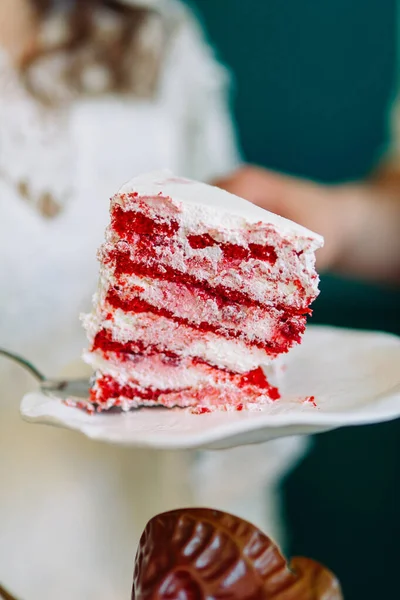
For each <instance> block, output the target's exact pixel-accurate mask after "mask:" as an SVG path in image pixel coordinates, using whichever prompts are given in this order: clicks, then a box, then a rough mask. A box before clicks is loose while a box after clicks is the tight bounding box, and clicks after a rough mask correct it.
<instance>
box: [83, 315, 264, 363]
mask: <svg viewBox="0 0 400 600" xmlns="http://www.w3.org/2000/svg"><path fill="white" fill-rule="evenodd" d="M83 320H84V326H85V329H86V331H87V333H88V338H89V341H90V342H93V339H94V337H95V335H96V333H98V331H100V330H101V329H102V328H103V327H104V328H105V329H107V330H110V331H111V334H112V337H113V339H114V340H115V341H118V342H121V343H123V344H126V343H127V342H129V341H141V342H142V343H143V344H144V345H145V346H151V345H154V344H156V345H157V346H159V347H160V349H161V350H162V349H164V350H170V351H171V352H173V353H176V354H179V355H182V356H183V357H185V356H198V357H199V358H201V359H202V360H204V361H206V362H208V363H210V364H211V365H215V366H217V367H220V368H226V369H229V370H231V371H237V372H238V373H245V372H247V371H252V370H253V369H255V368H257V367H258V366H260V365H262V366H264V365H269V364H271V362H272V360H273V359H272V358H271V357H270V356H268V355H267V353H266V352H265V351H264V350H261V349H260V348H254V347H253V348H250V347H248V346H247V345H246V344H245V343H244V342H242V341H240V340H230V339H226V338H223V337H221V336H218V335H216V334H214V333H209V332H202V331H196V330H195V329H192V328H190V327H186V326H185V325H178V324H177V323H174V322H173V321H171V320H170V319H166V318H165V317H159V316H157V315H152V314H149V313H140V314H134V313H125V312H124V311H122V310H116V311H115V312H114V314H113V316H112V319H111V320H108V321H104V315H103V314H100V315H99V316H97V315H96V314H93V315H87V316H86V317H84V319H83Z"/></svg>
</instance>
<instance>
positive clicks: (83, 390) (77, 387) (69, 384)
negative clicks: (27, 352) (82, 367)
mask: <svg viewBox="0 0 400 600" xmlns="http://www.w3.org/2000/svg"><path fill="white" fill-rule="evenodd" d="M0 355H2V356H5V357H7V358H9V359H11V360H13V361H14V362H16V363H17V364H19V365H20V366H21V367H23V368H24V369H25V370H26V371H28V372H29V373H30V374H31V375H33V377H34V378H35V379H36V380H37V381H38V382H39V384H40V390H41V391H42V392H43V393H44V394H47V395H49V396H50V395H55V396H57V397H58V398H61V399H63V400H65V399H67V398H71V397H73V398H85V399H87V398H88V396H89V389H90V380H89V379H48V378H47V377H46V376H45V375H43V373H41V372H40V371H39V369H37V368H36V367H35V366H34V365H33V364H32V363H31V362H29V361H28V360H26V359H25V358H22V356H19V355H18V354H14V353H13V352H9V351H8V350H4V349H3V348H0Z"/></svg>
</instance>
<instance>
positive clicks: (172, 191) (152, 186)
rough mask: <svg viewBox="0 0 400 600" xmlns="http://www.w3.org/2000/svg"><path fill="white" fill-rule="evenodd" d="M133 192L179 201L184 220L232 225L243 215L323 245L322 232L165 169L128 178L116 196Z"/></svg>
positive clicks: (315, 245) (289, 236)
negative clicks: (317, 232) (313, 230)
mask: <svg viewBox="0 0 400 600" xmlns="http://www.w3.org/2000/svg"><path fill="white" fill-rule="evenodd" d="M134 192H137V193H138V194H139V196H144V197H157V196H163V197H168V198H172V199H173V201H174V202H176V203H178V204H181V208H182V210H183V215H184V219H185V220H186V221H187V222H190V220H191V219H193V220H194V221H196V222H198V221H203V222H204V223H210V224H211V225H213V226H214V227H218V228H222V229H228V228H232V229H234V228H237V227H238V226H240V224H243V219H245V220H246V221H247V222H248V223H265V224H266V225H273V226H274V227H275V228H276V230H277V231H278V232H279V233H280V234H281V235H282V237H284V238H287V239H293V238H301V239H304V240H307V241H308V242H309V243H310V246H311V249H312V250H314V251H315V250H317V249H318V248H320V247H321V246H322V245H323V238H322V236H320V235H318V234H316V233H313V232H312V231H310V230H308V229H306V228H305V227H302V226H301V225H298V224H296V223H294V222H293V221H289V220H288V219H284V218H283V217H280V216H279V215H276V214H274V213H271V212H269V211H266V210H264V209H262V208H259V207H258V206H256V205H255V204H252V203H251V202H248V201H246V200H244V199H243V198H239V197H238V196H235V195H233V194H230V193H228V192H226V191H225V190H221V189H219V188H217V187H214V186H210V185H207V184H205V183H199V182H197V181H193V180H190V179H184V178H180V177H176V176H174V175H173V174H172V173H171V172H170V171H168V170H163V171H156V172H153V173H148V174H145V175H141V176H139V177H135V178H134V179H131V181H129V182H128V183H126V184H125V185H123V186H122V188H121V189H120V190H119V193H118V194H117V197H118V195H122V194H130V193H134ZM238 217H239V218H238Z"/></svg>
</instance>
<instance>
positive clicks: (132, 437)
mask: <svg viewBox="0 0 400 600" xmlns="http://www.w3.org/2000/svg"><path fill="white" fill-rule="evenodd" d="M80 374H81V373H80ZM77 375H78V373H77ZM280 389H281V393H282V399H281V400H278V401H276V402H274V403H272V404H270V405H268V406H266V407H265V408H264V409H263V410H262V411H261V412H245V411H243V412H214V413H211V414H203V415H193V414H191V413H190V412H189V411H187V410H182V409H173V410H167V409H158V408H155V409H151V408H146V409H145V408H144V409H140V410H137V411H134V412H130V413H126V414H106V413H102V414H98V415H88V414H87V413H85V412H83V411H80V410H79V409H76V408H69V407H67V406H65V405H64V404H62V402H61V401H59V400H58V399H54V398H50V397H48V396H46V395H44V394H41V393H31V394H28V395H27V396H25V398H24V399H23V401H22V404H21V413H22V416H23V417H24V419H26V420H28V421H32V422H35V423H46V424H49V425H57V426H59V427H66V428H68V429H73V430H76V431H80V432H81V433H83V434H84V435H86V436H87V437H89V438H92V439H96V440H99V441H102V442H107V443H112V444H121V445H125V446H132V447H147V448H159V449H171V450H172V449H184V448H228V447H233V446H239V445H244V444H254V443H258V442H265V441H268V440H270V439H274V438H278V437H285V436H289V435H297V434H309V433H319V432H323V431H328V430H330V429H335V428H337V427H342V426H348V425H362V424H367V423H378V422H381V421H389V420H391V419H395V418H397V417H399V416H400V338H397V337H395V336H391V335H387V334H383V333H372V332H360V331H352V330H343V329H334V328H328V327H310V328H309V329H308V331H307V333H306V335H305V337H304V341H303V344H302V345H301V346H300V347H298V348H296V349H295V350H293V351H292V352H291V353H290V355H289V356H288V358H287V371H286V373H285V378H284V380H283V381H282V384H281V386H280ZM308 396H315V401H316V404H317V406H316V407H315V406H313V405H312V404H311V403H310V402H305V401H304V400H305V398H306V397H308Z"/></svg>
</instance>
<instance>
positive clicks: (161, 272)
mask: <svg viewBox="0 0 400 600" xmlns="http://www.w3.org/2000/svg"><path fill="white" fill-rule="evenodd" d="M110 211H111V224H110V226H109V227H108V229H107V232H106V242H105V244H104V245H103V246H102V248H101V249H100V252H99V259H100V263H101V270H100V283H99V289H98V292H97V294H96V296H95V299H94V311H93V313H92V314H91V315H89V316H87V317H85V319H84V322H85V327H86V330H87V333H88V337H89V341H90V349H89V351H88V352H87V353H86V354H85V360H86V361H87V362H88V363H89V364H91V365H92V366H93V368H94V369H95V377H94V383H93V387H92V392H91V403H92V406H93V407H94V408H96V409H97V410H103V409H110V408H111V407H114V406H117V407H120V408H122V409H123V410H129V409H130V408H135V407H138V406H166V407H174V406H179V407H188V406H191V407H197V410H198V411H199V412H206V411H208V410H212V409H215V408H221V407H223V408H229V407H234V408H236V409H238V410H241V409H242V408H244V407H246V406H248V405H252V406H260V405H262V404H265V403H266V402H269V401H271V400H276V399H277V398H279V392H278V390H277V389H276V388H275V387H274V386H273V385H272V384H271V382H270V381H268V378H267V376H268V372H269V371H270V370H271V365H273V363H274V361H275V360H276V359H277V358H278V357H279V356H280V355H282V354H284V353H286V352H287V351H288V350H289V349H290V348H291V347H292V346H293V345H294V344H299V343H300V342H301V336H302V334H303V333H304V330H305V326H306V318H307V315H308V314H310V308H309V306H310V304H311V302H312V301H313V300H314V299H315V298H316V296H317V294H318V276H317V273H316V271H315V267H314V265H315V254H314V253H315V250H316V249H317V248H319V247H320V246H322V243H323V240H322V238H321V237H320V236H318V235H316V234H314V233H312V232H310V231H308V230H306V229H304V228H303V227H300V226H299V225H296V224H295V223H292V222H290V221H287V220H285V219H283V218H281V217H279V216H277V215H274V214H271V213H269V212H267V211H264V210H262V209H260V208H258V207H256V206H254V205H253V204H251V203H249V202H246V201H245V200H243V199H241V198H238V197H236V196H233V195H231V194H228V193H227V192H225V191H222V190H220V189H218V188H214V187H211V186H208V185H205V184H202V183H196V182H194V181H190V180H186V179H180V178H176V177H174V176H173V175H172V174H171V173H169V172H167V171H163V172H157V173H152V174H149V175H143V176H141V177H138V178H136V179H133V180H132V181H131V182H129V183H128V184H126V185H125V186H124V187H123V188H122V189H121V190H120V192H119V193H118V194H117V195H116V196H115V197H114V198H112V200H111V209H110ZM268 368H269V371H268Z"/></svg>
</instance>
